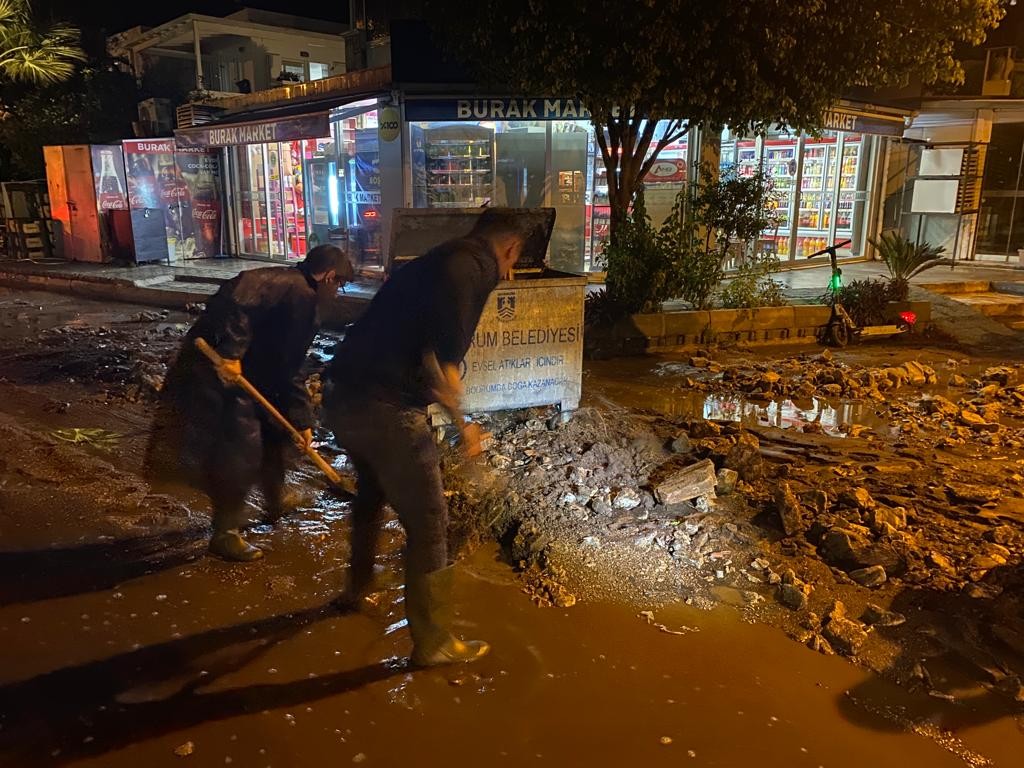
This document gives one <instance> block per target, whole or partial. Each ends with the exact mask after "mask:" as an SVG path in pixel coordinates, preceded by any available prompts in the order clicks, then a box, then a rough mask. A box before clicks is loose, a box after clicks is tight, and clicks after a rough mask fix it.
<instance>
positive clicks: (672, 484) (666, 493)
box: [654, 459, 718, 504]
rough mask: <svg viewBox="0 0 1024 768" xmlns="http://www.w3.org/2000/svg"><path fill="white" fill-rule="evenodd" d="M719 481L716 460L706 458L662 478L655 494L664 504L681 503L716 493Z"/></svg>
mask: <svg viewBox="0 0 1024 768" xmlns="http://www.w3.org/2000/svg"><path fill="white" fill-rule="evenodd" d="M717 482H718V479H717V476H716V473H715V464H714V462H712V461H711V460H710V459H704V460H703V461H698V462H697V463H696V464H691V465H690V466H688V467H685V468H684V469H681V470H679V471H678V472H675V473H673V474H672V475H671V476H669V477H668V478H666V479H665V480H662V481H661V482H660V483H659V484H658V485H657V486H656V487H655V489H654V495H655V498H657V500H658V501H659V502H661V503H662V504H679V503H681V502H684V501H690V500H691V499H696V498H699V497H701V496H710V495H712V494H714V492H715V485H716V484H717Z"/></svg>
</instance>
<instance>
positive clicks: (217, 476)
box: [145, 346, 292, 531]
mask: <svg viewBox="0 0 1024 768" xmlns="http://www.w3.org/2000/svg"><path fill="white" fill-rule="evenodd" d="M198 355H199V353H198V352H197V351H195V350H194V349H192V348H191V347H189V346H186V347H185V348H183V349H182V352H181V354H180V355H179V356H178V358H177V360H175V362H174V364H173V365H172V366H171V369H170V370H169V371H168V373H167V383H166V385H165V387H164V391H163V394H162V396H161V401H160V404H159V406H158V408H157V413H156V418H155V419H154V424H153V430H152V433H151V435H150V440H149V445H148V446H147V449H146V461H145V464H146V474H147V477H148V478H149V479H150V480H151V481H170V482H185V483H187V484H188V485H190V486H192V487H194V488H197V489H199V490H202V491H203V492H205V493H206V494H207V495H208V496H209V497H210V502H211V504H212V506H213V527H214V529H215V530H217V531H225V530H231V529H233V528H241V527H243V526H244V525H245V523H246V522H247V520H246V515H245V497H246V496H247V495H248V494H249V490H250V489H251V488H252V487H253V486H254V485H256V484H257V483H258V484H259V485H260V486H261V488H262V490H263V494H264V496H265V498H266V503H267V507H268V511H269V512H270V513H271V514H275V513H279V512H280V511H281V510H280V505H281V501H282V499H281V496H282V492H283V490H284V473H285V469H286V467H287V463H288V461H289V460H290V457H291V450H292V441H291V438H289V437H288V435H287V434H285V432H284V431H283V430H282V429H281V428H280V427H279V426H277V424H275V423H273V422H272V421H271V420H270V417H269V416H267V415H266V414H265V413H264V412H263V411H262V409H261V408H260V407H259V406H258V405H257V404H256V403H255V402H254V401H253V400H252V398H250V397H249V396H248V395H246V394H245V393H244V392H242V391H241V390H240V389H237V388H233V387H232V388H229V387H225V386H224V385H223V384H222V383H221V382H220V380H219V379H218V378H217V374H216V373H215V372H214V369H213V366H211V365H209V364H207V363H206V361H205V360H201V359H199V357H198ZM265 394H267V396H268V397H270V399H271V402H276V400H277V398H275V397H274V396H273V393H272V392H266V393H265ZM276 404H277V405H278V407H279V408H280V407H281V404H280V403H276Z"/></svg>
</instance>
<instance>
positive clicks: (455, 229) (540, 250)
mask: <svg viewBox="0 0 1024 768" xmlns="http://www.w3.org/2000/svg"><path fill="white" fill-rule="evenodd" d="M485 210H487V209H486V208H396V209H395V210H394V215H393V217H392V219H391V245H390V247H389V249H388V261H387V271H388V272H392V271H393V270H394V269H395V268H396V267H399V266H401V264H402V263H403V262H407V261H411V260H412V259H415V258H417V257H419V256H422V255H423V254H424V253H426V252H427V251H429V250H430V249H431V248H433V247H434V246H436V245H440V244H441V243H443V242H445V241H446V240H451V239H452V238H456V237H464V236H465V235H468V234H469V231H470V230H471V229H473V225H474V224H476V220H477V218H479V216H480V215H481V214H482V213H483V212H484V211H485ZM511 210H512V212H513V213H515V214H516V215H518V216H522V217H523V219H524V220H525V222H524V228H525V229H527V231H529V232H530V236H529V237H528V238H527V241H526V246H525V247H524V248H523V255H522V256H521V257H520V258H519V261H517V262H516V266H515V268H516V269H517V270H527V269H543V268H544V256H545V255H546V254H547V250H548V241H550V240H551V232H552V230H553V229H554V228H555V209H554V208H512V209H511Z"/></svg>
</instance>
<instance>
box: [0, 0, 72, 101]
mask: <svg viewBox="0 0 1024 768" xmlns="http://www.w3.org/2000/svg"><path fill="white" fill-rule="evenodd" d="M84 59H85V54H84V53H83V52H82V49H81V48H80V47H79V31H78V29H76V28H75V27H72V26H70V25H68V24H64V23H61V22H56V23H54V24H51V25H50V26H48V27H40V26H38V25H37V24H36V23H35V20H34V18H33V16H32V6H31V3H30V2H29V0H0V78H2V79H4V80H7V81H10V82H23V83H36V84H50V83H58V82H61V81H64V80H67V79H68V78H70V77H71V76H72V75H73V74H74V72H75V66H76V65H77V64H78V63H79V62H81V61H83V60H84Z"/></svg>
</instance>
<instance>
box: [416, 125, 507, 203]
mask: <svg viewBox="0 0 1024 768" xmlns="http://www.w3.org/2000/svg"><path fill="white" fill-rule="evenodd" d="M410 129H411V130H410V132H411V135H412V194H413V205H414V206H415V207H416V208H479V207H480V206H484V205H489V204H491V199H492V197H493V196H494V131H493V130H492V129H491V128H487V127H485V126H480V125H467V124H462V123H460V124H455V125H443V126H440V127H438V128H422V127H420V126H418V125H412V126H411V127H410Z"/></svg>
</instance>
